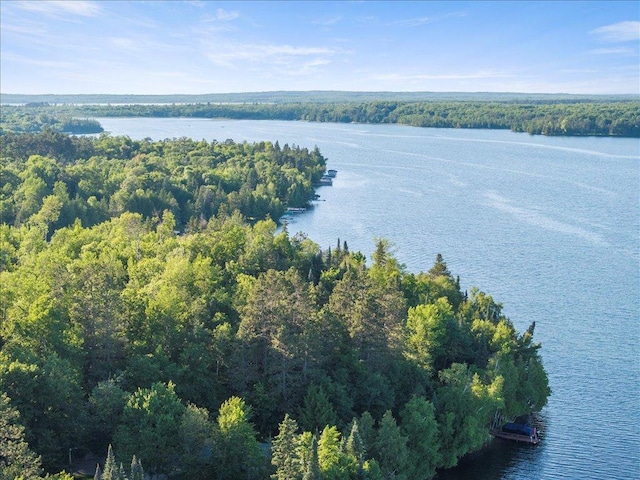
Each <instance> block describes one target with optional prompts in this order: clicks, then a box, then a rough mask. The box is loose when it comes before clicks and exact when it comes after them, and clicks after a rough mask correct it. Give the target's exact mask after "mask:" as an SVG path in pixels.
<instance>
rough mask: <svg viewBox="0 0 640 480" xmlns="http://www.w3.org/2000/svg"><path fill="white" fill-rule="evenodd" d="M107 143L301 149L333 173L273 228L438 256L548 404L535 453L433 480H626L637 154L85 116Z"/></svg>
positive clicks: (633, 363)
mask: <svg viewBox="0 0 640 480" xmlns="http://www.w3.org/2000/svg"><path fill="white" fill-rule="evenodd" d="M98 120H99V121H100V123H101V124H102V125H103V127H104V128H105V130H107V131H109V132H111V133H112V134H113V135H128V136H130V137H131V138H134V139H143V138H147V137H149V138H152V139H154V140H158V139H164V138H174V137H183V136H185V137H191V138H194V139H198V140H199V139H205V140H208V141H211V140H213V139H216V140H217V141H224V140H226V139H233V140H235V141H248V142H254V141H264V140H269V141H272V142H275V141H276V140H277V141H279V143H280V145H284V144H285V143H289V144H296V145H300V146H304V147H308V148H313V147H314V146H315V145H317V146H318V147H319V148H320V151H321V152H322V153H323V155H325V157H327V159H328V168H333V169H336V170H338V175H337V177H336V178H335V179H334V183H333V186H329V187H321V188H320V189H319V190H318V193H319V195H320V201H318V202H314V206H313V209H310V210H309V211H308V212H307V213H305V214H302V215H297V216H295V217H292V218H290V219H289V220H288V225H287V228H288V231H289V232H290V234H294V233H296V232H299V231H300V232H304V233H305V234H307V235H308V236H309V237H310V238H311V239H313V240H314V241H315V242H316V243H318V244H319V245H320V246H321V247H322V248H323V249H326V248H327V247H329V246H331V247H332V248H333V247H334V246H335V245H336V243H337V241H338V239H340V240H341V241H345V240H346V241H347V242H348V245H349V248H350V250H352V251H354V250H360V251H362V252H363V253H365V254H366V255H367V256H369V257H370V254H371V252H372V251H373V249H374V244H375V238H377V237H384V238H387V239H388V240H390V241H391V242H392V244H393V245H394V247H395V255H396V257H397V258H398V260H399V261H400V262H402V263H404V264H405V265H406V268H407V270H409V271H414V272H417V271H421V270H427V269H428V268H430V267H431V265H432V264H433V262H434V260H435V256H436V254H437V253H442V255H443V256H444V259H445V261H446V262H447V264H448V267H449V270H451V271H452V272H453V274H454V275H459V276H460V281H461V285H462V287H463V288H465V289H470V288H471V287H472V286H478V287H479V288H480V289H481V290H483V291H485V292H487V293H489V294H491V295H492V296H493V297H494V298H495V299H496V300H497V301H499V302H501V303H503V304H504V307H505V308H504V312H505V314H506V315H507V316H509V317H510V318H511V320H512V321H513V322H514V324H515V325H516V327H517V328H518V330H520V331H522V330H524V329H525V328H527V327H528V326H529V324H530V323H531V322H533V321H535V322H536V330H535V339H536V341H538V342H541V343H542V345H543V347H542V351H541V352H542V357H543V360H544V364H545V367H546V369H547V371H548V374H549V379H550V384H551V388H552V390H553V393H552V396H551V397H550V399H549V404H548V406H547V407H546V408H545V409H544V410H543V411H542V412H541V419H542V422H543V423H542V432H541V436H542V441H541V444H540V445H538V446H537V447H522V446H517V445H516V446H514V445H511V444H509V443H505V442H501V441H494V442H492V443H491V444H490V445H489V446H488V447H487V448H486V449H485V450H484V451H482V452H480V453H479V454H478V455H474V456H472V457H470V458H468V459H465V460H464V461H463V462H462V464H461V465H460V466H459V467H457V468H456V469H453V470H452V471H448V472H442V473H440V474H439V478H445V479H453V478H462V479H464V478H469V479H472V478H473V479H496V478H503V479H555V478H581V479H601V478H620V479H626V478H640V447H639V445H640V428H638V426H639V425H640V400H639V399H640V347H639V345H640V144H639V142H638V139H621V138H595V137H584V138H576V137H542V136H529V135H528V134H517V133H513V132H509V131H502V130H451V129H421V128H412V127H405V126H398V125H351V124H328V123H322V124H318V123H306V122H281V121H227V120H208V119H185V118H182V119H148V118H144V119H142V118H134V119H131V118H128V119H127V118H99V119H98Z"/></svg>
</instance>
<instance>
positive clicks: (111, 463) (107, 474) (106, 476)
mask: <svg viewBox="0 0 640 480" xmlns="http://www.w3.org/2000/svg"><path fill="white" fill-rule="evenodd" d="M119 479H120V470H119V469H118V464H117V463H116V457H115V454H114V453H113V447H112V446H111V444H109V449H108V450H107V460H106V461H105V462H104V471H103V472H102V476H101V480H119Z"/></svg>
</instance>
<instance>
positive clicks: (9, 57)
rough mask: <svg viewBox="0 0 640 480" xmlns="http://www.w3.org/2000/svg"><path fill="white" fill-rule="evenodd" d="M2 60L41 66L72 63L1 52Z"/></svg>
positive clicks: (63, 66) (65, 65) (66, 65)
mask: <svg viewBox="0 0 640 480" xmlns="http://www.w3.org/2000/svg"><path fill="white" fill-rule="evenodd" d="M2 60H3V61H10V62H17V63H22V64H25V65H33V66H36V67H41V68H56V69H58V68H73V67H74V64H73V63H71V62H67V61H56V60H44V59H39V58H31V57H25V56H24V55H16V54H13V53H3V55H2Z"/></svg>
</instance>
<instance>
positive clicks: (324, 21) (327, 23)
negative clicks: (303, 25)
mask: <svg viewBox="0 0 640 480" xmlns="http://www.w3.org/2000/svg"><path fill="white" fill-rule="evenodd" d="M340 21H342V16H340V15H336V16H335V17H330V18H324V19H317V20H314V21H313V22H311V23H313V24H315V25H323V26H325V27H329V26H331V25H335V24H336V23H339V22H340Z"/></svg>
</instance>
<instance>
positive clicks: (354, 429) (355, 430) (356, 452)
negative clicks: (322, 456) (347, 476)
mask: <svg viewBox="0 0 640 480" xmlns="http://www.w3.org/2000/svg"><path fill="white" fill-rule="evenodd" d="M345 449H346V452H347V454H348V455H351V456H352V457H353V458H354V459H355V461H356V464H357V466H358V471H361V470H362V465H363V464H364V460H365V457H366V455H367V452H366V450H365V448H364V442H363V441H362V437H360V431H359V427H358V420H356V419H355V418H354V419H353V424H352V426H351V432H350V433H349V438H347V443H346V448H345Z"/></svg>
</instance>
